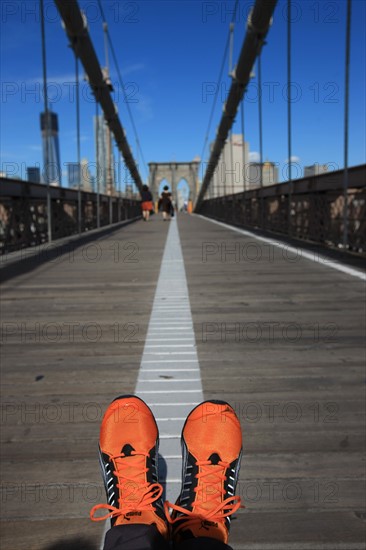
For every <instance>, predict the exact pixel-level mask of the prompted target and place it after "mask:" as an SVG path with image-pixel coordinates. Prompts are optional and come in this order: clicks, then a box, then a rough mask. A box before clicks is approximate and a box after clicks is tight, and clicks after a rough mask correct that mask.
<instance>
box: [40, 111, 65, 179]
mask: <svg viewBox="0 0 366 550" xmlns="http://www.w3.org/2000/svg"><path fill="white" fill-rule="evenodd" d="M41 131H42V143H43V165H44V170H43V174H44V176H43V180H44V183H46V184H54V185H61V177H62V173H61V161H60V145H59V140H58V118H57V115H56V113H52V112H51V111H48V116H47V117H46V113H41Z"/></svg>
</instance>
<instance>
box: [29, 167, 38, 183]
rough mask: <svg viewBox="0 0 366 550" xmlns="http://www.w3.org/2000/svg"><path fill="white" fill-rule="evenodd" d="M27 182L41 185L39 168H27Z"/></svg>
mask: <svg viewBox="0 0 366 550" xmlns="http://www.w3.org/2000/svg"><path fill="white" fill-rule="evenodd" d="M27 180H28V181H31V182H32V183H41V169H40V168H39V166H28V168H27Z"/></svg>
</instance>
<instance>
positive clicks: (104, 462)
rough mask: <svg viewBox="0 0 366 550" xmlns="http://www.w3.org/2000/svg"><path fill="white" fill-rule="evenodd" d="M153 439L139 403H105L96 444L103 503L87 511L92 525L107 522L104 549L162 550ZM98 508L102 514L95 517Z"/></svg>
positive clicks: (164, 533) (150, 420)
mask: <svg viewBox="0 0 366 550" xmlns="http://www.w3.org/2000/svg"><path fill="white" fill-rule="evenodd" d="M158 441H159V433H158V428H157V425H156V421H155V418H154V415H153V413H152V412H151V410H150V409H149V407H148V406H147V405H146V403H144V401H142V399H139V398H138V397H135V396H121V397H119V398H117V399H115V400H114V401H113V402H112V403H111V404H110V405H109V407H108V408H107V410H106V412H105V414H104V417H103V420H102V425H101V429H100V442H99V461H100V465H101V468H102V477H103V481H104V485H105V489H106V493H107V501H108V504H97V505H96V506H94V507H93V508H92V510H91V511H90V517H91V519H92V520H93V521H102V520H106V519H110V521H111V529H110V530H109V531H108V532H107V535H106V539H105V546H104V549H105V550H120V549H121V550H150V549H151V550H152V549H154V550H163V549H164V542H163V541H164V540H166V541H167V540H168V537H169V532H168V526H167V520H166V517H165V513H164V506H163V502H162V499H161V495H162V492H163V488H162V486H161V485H160V484H159V483H158ZM102 509H104V510H107V514H105V515H104V516H102V517H101V516H97V514H98V513H99V511H100V510H102ZM167 548H168V547H167Z"/></svg>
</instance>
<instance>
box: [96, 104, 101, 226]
mask: <svg viewBox="0 0 366 550" xmlns="http://www.w3.org/2000/svg"><path fill="white" fill-rule="evenodd" d="M95 133H96V157H97V162H96V163H95V166H96V168H95V174H96V178H97V181H96V184H97V227H98V228H99V227H100V166H99V104H98V98H97V97H96V98H95Z"/></svg>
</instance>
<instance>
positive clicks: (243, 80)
mask: <svg viewBox="0 0 366 550" xmlns="http://www.w3.org/2000/svg"><path fill="white" fill-rule="evenodd" d="M276 4H277V0H256V3H255V5H254V7H253V10H252V11H251V13H250V16H249V18H248V25H247V32H246V35H245V39H244V43H243V46H242V49H241V52H240V55H239V61H238V64H237V66H236V69H235V71H234V72H233V75H232V78H233V81H232V84H231V86H230V91H229V96H228V99H227V101H226V103H225V107H224V112H223V115H222V117H221V121H220V125H219V127H218V130H217V136H216V140H215V143H214V146H213V149H212V151H211V155H210V159H209V162H208V166H207V170H206V173H205V176H204V179H203V182H202V186H201V190H200V193H199V195H198V199H197V202H196V206H195V210H196V211H197V210H198V209H199V207H200V205H201V203H202V200H203V197H204V196H205V193H206V191H207V188H208V186H209V184H210V182H211V179H212V176H213V174H214V171H215V169H216V166H217V164H218V162H219V159H220V155H221V152H222V150H223V148H224V146H225V142H226V139H227V136H228V133H229V131H230V128H231V127H232V125H233V124H234V120H235V117H236V113H237V110H238V106H239V104H240V102H241V100H242V98H243V95H244V93H245V88H246V86H247V84H248V81H249V78H250V73H251V69H252V67H253V64H254V62H255V59H256V58H257V56H258V55H259V53H260V51H261V48H262V46H263V43H264V39H265V37H266V35H267V33H268V30H269V27H270V24H271V19H272V15H273V12H274V9H275V7H276Z"/></svg>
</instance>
